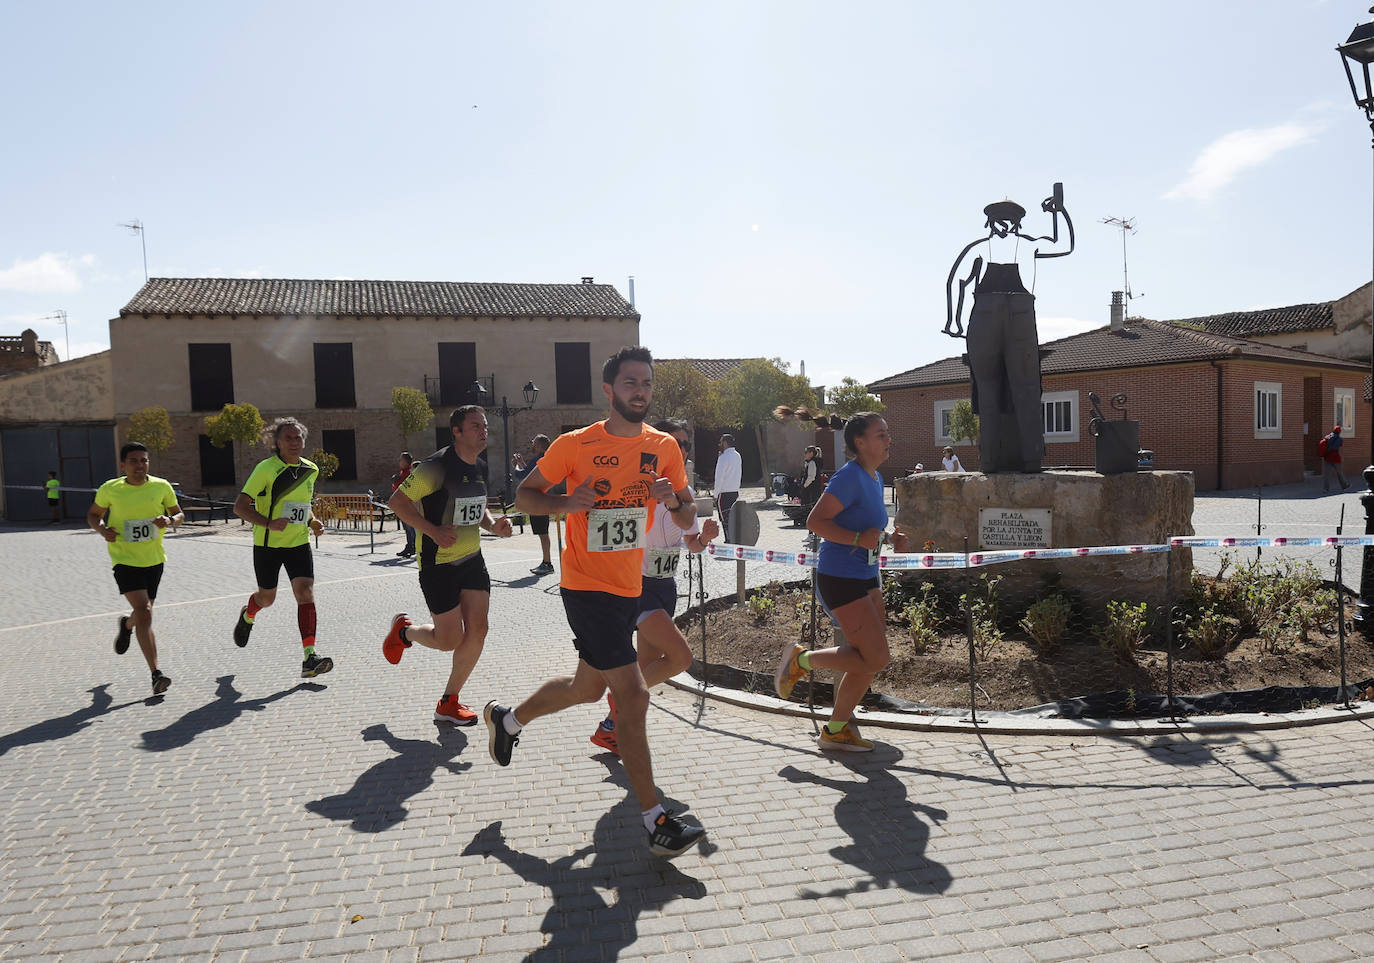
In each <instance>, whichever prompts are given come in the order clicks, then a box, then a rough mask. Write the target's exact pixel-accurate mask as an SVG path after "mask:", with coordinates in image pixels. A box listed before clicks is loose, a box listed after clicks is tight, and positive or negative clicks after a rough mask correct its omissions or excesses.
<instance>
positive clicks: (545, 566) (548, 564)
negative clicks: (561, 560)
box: [511, 435, 553, 575]
mask: <svg viewBox="0 0 1374 963" xmlns="http://www.w3.org/2000/svg"><path fill="white" fill-rule="evenodd" d="M530 449H531V450H532V451H533V452H534V457H533V458H532V459H530V461H529V463H528V464H526V462H525V456H524V455H522V454H520V453H518V452H517V453H516V454H514V455H512V456H511V461H512V464H513V466H514V468H515V472H516V476H515V477H516V481H524V480H525V478H526V477H527V476H528V475H529V473H530V472H532V471H534V466H535V465H536V464H538V462H539V459H541V458H543V457H544V452H546V451H548V450H549V436H548V435H535V436H534V437H533V438H531V439H530ZM529 520H530V531H531V532H533V533H534V534H535V535H538V536H539V550H540V551H541V552H543V553H544V559H543V561H541V562H540V563H539V564H538V565H536V566H535V567H534V568H532V569H530V574H531V575H552V574H553V558H552V556H550V554H549V552H550V550H551V549H552V547H553V546H552V545H551V544H550V543H549V516H547V515H530V516H529Z"/></svg>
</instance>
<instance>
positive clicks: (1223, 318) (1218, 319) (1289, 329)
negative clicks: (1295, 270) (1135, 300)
mask: <svg viewBox="0 0 1374 963" xmlns="http://www.w3.org/2000/svg"><path fill="white" fill-rule="evenodd" d="M1171 323H1172V324H1181V325H1185V326H1187V327H1192V328H1204V329H1206V330H1208V331H1215V332H1216V333H1218V334H1229V335H1234V336H1235V337H1238V338H1249V337H1254V336H1256V335H1263V334H1291V333H1293V332H1297V331H1321V330H1329V329H1330V328H1331V326H1332V324H1333V323H1334V322H1333V320H1332V311H1331V302H1330V301H1322V302H1321V303H1320V304H1290V305H1288V306H1287V307H1284V308H1265V309H1264V310H1262V311H1232V312H1230V313H1228V314H1209V315H1207V316H1206V317H1202V318H1181V319H1179V320H1176V321H1173V322H1171Z"/></svg>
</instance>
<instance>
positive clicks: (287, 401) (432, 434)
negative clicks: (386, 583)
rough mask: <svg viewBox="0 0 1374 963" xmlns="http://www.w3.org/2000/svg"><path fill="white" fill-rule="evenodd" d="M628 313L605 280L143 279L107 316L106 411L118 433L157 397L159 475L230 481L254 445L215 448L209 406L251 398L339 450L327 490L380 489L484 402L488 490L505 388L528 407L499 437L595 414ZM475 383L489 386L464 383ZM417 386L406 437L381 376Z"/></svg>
mask: <svg viewBox="0 0 1374 963" xmlns="http://www.w3.org/2000/svg"><path fill="white" fill-rule="evenodd" d="M639 320H640V315H639V314H638V312H636V311H635V310H634V308H633V307H632V306H631V305H630V304H629V302H627V301H626V300H625V299H624V298H623V297H621V296H620V294H619V293H618V292H617V291H616V290H615V288H614V287H612V286H610V285H605V284H595V283H593V281H592V279H591V278H584V279H583V281H582V283H580V284H478V283H468V282H409V281H321V280H294V279H238V278H153V279H151V280H150V281H148V282H147V284H145V285H144V286H143V288H142V289H140V290H139V291H138V293H137V294H136V295H135V296H134V297H133V299H132V300H131V301H130V302H129V303H128V304H127V305H126V306H125V307H124V308H123V309H122V310H121V311H120V312H119V316H118V317H117V318H114V319H113V320H111V322H110V353H111V356H112V359H113V367H114V370H115V371H116V372H119V375H118V377H116V379H115V382H114V415H115V420H116V423H117V432H116V433H117V435H118V440H119V441H120V442H122V440H123V438H124V434H125V432H126V430H127V427H128V422H129V416H130V415H131V414H132V413H133V412H135V411H138V410H139V409H141V408H144V407H148V406H152V405H158V406H161V407H163V408H166V409H167V411H168V413H169V416H170V418H171V422H172V428H173V431H174V432H175V434H176V444H175V445H174V446H173V447H172V448H171V449H170V450H168V451H166V452H164V453H162V454H161V455H160V456H159V457H158V464H159V466H160V471H159V474H161V475H163V476H164V477H167V478H169V479H173V480H176V481H178V482H180V483H181V485H182V487H183V488H184V489H186V490H188V491H210V492H215V493H219V494H228V493H231V492H233V491H235V490H237V486H239V485H241V484H242V482H243V480H244V479H245V478H246V477H247V475H248V472H249V471H250V470H251V468H252V466H253V465H254V464H256V462H258V461H259V460H261V459H262V458H263V457H265V451H264V449H263V448H261V447H258V446H256V445H254V446H245V445H230V446H227V448H226V449H215V448H214V447H213V446H212V445H210V444H209V439H208V437H206V435H205V426H204V421H205V417H206V416H207V415H211V414H215V413H217V412H218V411H219V410H220V409H221V408H222V407H223V405H224V404H225V403H227V402H240V403H241V402H251V403H252V404H254V405H255V406H257V408H258V409H259V410H260V411H261V412H262V415H263V417H264V418H265V419H267V420H269V421H270V420H271V419H272V418H274V417H278V416H282V415H292V416H295V417H297V418H299V419H301V421H302V422H303V423H304V424H305V425H306V426H307V428H308V429H309V430H310V436H309V438H308V440H307V442H306V448H307V451H313V450H314V449H316V448H317V447H318V448H324V449H325V450H326V451H329V452H331V453H332V454H335V455H337V456H339V458H340V462H341V465H340V471H339V473H338V475H337V476H336V477H335V478H334V479H332V480H331V481H330V482H329V483H327V485H326V486H325V487H326V488H327V490H333V491H360V490H363V489H368V488H372V489H377V490H383V491H386V492H389V491H390V486H389V479H390V477H391V475H392V474H393V473H394V472H395V471H396V461H397V456H398V453H399V452H400V451H402V450H409V451H410V452H411V453H412V454H414V455H415V456H416V457H423V456H424V455H427V454H429V453H430V452H431V451H434V450H435V449H436V448H437V447H439V446H440V445H441V444H447V443H448V441H447V439H448V428H447V426H448V415H449V413H450V412H451V411H452V409H453V408H454V407H456V406H458V405H460V404H465V403H471V402H476V401H478V400H481V402H482V403H483V404H484V405H485V406H486V407H487V409H488V422H489V424H490V428H491V435H490V443H489V446H488V449H487V459H488V464H489V465H490V468H491V479H492V487H493V490H498V489H499V488H500V487H501V485H502V482H503V479H504V466H505V464H506V462H507V458H506V456H507V452H506V451H505V450H504V447H503V440H502V434H503V432H502V427H503V426H502V419H501V417H500V416H499V415H497V414H496V413H495V412H494V411H493V409H495V408H497V407H499V406H500V404H501V400H502V398H503V397H505V398H506V400H507V401H508V403H509V405H510V407H511V408H518V407H524V404H525V402H524V399H523V397H522V392H521V389H522V387H523V386H524V385H525V384H526V383H527V382H530V381H533V382H534V384H535V385H537V386H538V387H539V389H540V391H539V395H538V398H537V400H536V402H535V404H534V406H533V407H532V408H531V409H530V410H528V411H522V412H519V413H516V414H514V415H512V416H511V417H510V419H509V430H510V440H511V448H512V449H513V450H521V449H525V448H527V447H528V446H527V444H526V443H527V442H528V440H529V438H530V437H532V436H533V435H535V434H539V433H541V432H542V433H544V434H549V435H555V434H557V433H559V432H561V431H563V430H565V429H567V428H570V427H573V426H581V425H585V424H588V423H590V422H592V421H595V420H597V419H598V418H600V417H603V416H604V409H605V399H604V397H603V395H602V393H601V389H600V372H601V365H602V363H603V362H604V360H605V359H606V358H607V357H609V356H610V355H612V354H614V353H615V351H616V350H618V349H619V348H620V346H621V345H625V344H637V343H638V342H639ZM478 381H480V382H482V383H483V384H484V386H485V387H486V389H487V391H488V396H487V397H485V398H481V399H479V397H478V396H476V395H474V394H473V393H472V391H471V388H472V385H473V384H474V382H478ZM397 386H406V387H412V388H417V389H421V390H423V391H425V392H426V393H427V394H428V395H429V398H430V403H431V406H432V407H433V408H434V409H435V412H436V417H435V420H434V422H433V424H432V425H431V426H430V428H429V429H427V430H425V431H423V432H420V433H418V434H415V435H411V436H409V437H402V436H401V433H400V430H399V420H398V416H397V414H396V412H395V411H394V409H393V408H392V407H391V392H392V388H393V387H397Z"/></svg>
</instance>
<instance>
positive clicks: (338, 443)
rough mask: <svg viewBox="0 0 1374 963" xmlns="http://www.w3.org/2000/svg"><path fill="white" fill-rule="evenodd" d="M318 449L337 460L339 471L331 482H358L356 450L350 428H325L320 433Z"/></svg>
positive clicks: (332, 477)
mask: <svg viewBox="0 0 1374 963" xmlns="http://www.w3.org/2000/svg"><path fill="white" fill-rule="evenodd" d="M320 447H321V448H323V449H324V450H325V451H327V452H329V453H330V454H331V455H333V456H334V457H335V458H337V459H339V470H338V471H336V472H335V473H334V474H333V475H332V476H331V478H330V480H331V481H357V480H358V448H357V443H356V442H355V441H354V439H353V429H352V428H326V429H325V430H324V431H322V432H320Z"/></svg>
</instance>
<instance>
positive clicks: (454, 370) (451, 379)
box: [439, 341, 480, 408]
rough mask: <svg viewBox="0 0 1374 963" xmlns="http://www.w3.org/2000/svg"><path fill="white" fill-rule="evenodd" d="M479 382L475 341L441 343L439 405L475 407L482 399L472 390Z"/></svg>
mask: <svg viewBox="0 0 1374 963" xmlns="http://www.w3.org/2000/svg"><path fill="white" fill-rule="evenodd" d="M476 380H477V343H476V342H475V341H440V342H439V404H441V405H445V406H450V405H451V406H453V407H454V408H456V407H458V406H459V405H475V404H477V403H478V402H479V401H480V399H479V398H478V397H477V395H476V393H475V392H474V391H473V390H472V385H473V382H475V381H476Z"/></svg>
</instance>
